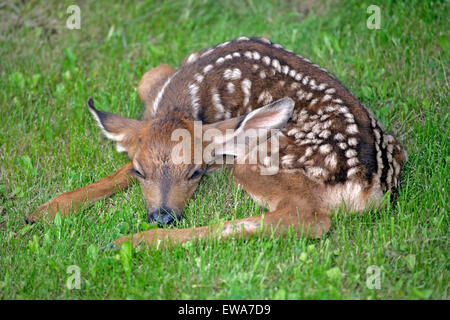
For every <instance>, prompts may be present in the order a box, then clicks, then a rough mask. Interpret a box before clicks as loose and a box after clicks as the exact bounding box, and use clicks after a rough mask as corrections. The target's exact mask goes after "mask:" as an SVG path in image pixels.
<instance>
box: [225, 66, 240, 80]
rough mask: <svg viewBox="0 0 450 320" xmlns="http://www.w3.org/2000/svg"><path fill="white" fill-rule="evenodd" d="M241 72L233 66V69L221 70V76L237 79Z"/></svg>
mask: <svg viewBox="0 0 450 320" xmlns="http://www.w3.org/2000/svg"><path fill="white" fill-rule="evenodd" d="M241 74H242V72H241V70H239V69H237V68H235V69H226V70H225V71H224V72H223V77H224V78H225V79H226V80H237V79H239V78H240V77H241Z"/></svg>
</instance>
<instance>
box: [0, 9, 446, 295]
mask: <svg viewBox="0 0 450 320" xmlns="http://www.w3.org/2000/svg"><path fill="white" fill-rule="evenodd" d="M222 3H225V4H219V1H195V2H194V1H179V2H176V3H173V2H172V1H168V2H159V1H157V2H154V1H143V2H139V3H137V4H134V3H129V4H113V3H112V2H106V1H105V2H103V1H102V2H100V1H95V2H94V1H92V2H84V1H83V2H80V7H81V30H68V29H66V28H65V20H66V18H67V17H68V14H67V13H66V8H67V6H68V5H69V4H73V1H70V2H67V3H59V1H52V2H49V1H45V2H44V1H42V3H38V2H35V1H33V2H24V3H22V2H13V4H6V5H5V3H2V5H3V6H1V7H0V21H1V22H0V41H1V43H0V74H1V76H0V88H1V90H0V119H1V121H0V132H1V134H0V157H1V164H0V175H1V176H0V212H1V215H0V297H1V298H2V299H20V298H24V299H34V298H39V299H79V298H82V299H87V298H94V299H114V298H150V299H184V298H193V299H220V298H223V299H229V298H232V299H247V298H251V299H266V298H269V299H273V298H275V299H284V298H286V299H328V298H330V299H417V298H418V299H429V298H431V299H448V298H449V293H448V290H449V282H450V274H449V213H448V212H449V196H448V193H449V190H448V186H449V184H450V183H449V177H450V172H449V167H448V163H449V160H450V150H449V144H448V142H449V92H448V88H449V86H448V74H449V52H450V41H449V31H448V20H447V19H448V17H449V16H450V12H449V5H448V2H447V4H445V1H433V2H431V1H405V2H404V3H403V2H401V1H378V2H377V3H378V5H379V6H380V9H381V15H382V20H381V29H380V30H369V29H367V28H366V19H367V18H368V17H369V14H368V13H366V9H367V7H368V6H369V5H370V4H372V3H371V2H370V1H340V2H339V1H328V2H326V3H325V4H322V5H320V6H319V7H318V8H315V9H313V10H312V11H311V12H310V13H309V14H305V13H304V12H303V11H305V8H306V9H308V8H307V7H308V3H309V2H307V4H306V5H305V4H299V3H297V2H296V1H286V3H284V2H273V1H246V2H241V1H225V2H222ZM241 35H256V36H262V35H270V38H271V40H272V41H274V42H277V43H281V44H283V45H284V46H285V47H287V48H289V49H292V50H294V51H295V52H297V53H299V54H302V55H303V56H306V57H309V58H310V59H311V60H313V61H314V62H316V63H318V64H320V65H321V66H323V67H325V68H327V69H329V70H330V71H331V72H332V73H333V74H335V75H336V76H337V77H338V78H339V79H340V80H341V81H342V82H343V83H344V84H345V85H346V86H347V87H348V88H349V89H350V90H351V91H352V92H353V93H354V94H355V95H356V96H357V97H358V98H359V99H360V100H361V101H362V103H364V104H365V105H366V106H367V107H368V108H370V109H371V110H373V111H374V113H375V114H376V115H377V117H378V118H379V119H380V120H381V121H382V122H383V123H384V124H385V126H386V127H387V128H388V129H389V130H390V131H393V132H394V133H395V134H396V136H398V137H400V139H401V140H402V141H403V142H404V144H405V147H406V149H407V151H408V154H409V161H408V162H407V163H406V165H405V167H404V169H403V175H402V177H403V183H402V185H401V188H400V190H399V196H398V198H397V199H396V200H395V201H394V202H393V203H392V204H391V205H390V206H389V207H388V208H386V209H383V210H378V211H371V212H366V213H365V214H364V215H363V216H338V215H336V216H335V217H334V218H333V224H332V228H331V230H330V232H329V233H328V234H326V235H325V236H324V237H323V238H322V239H319V240H307V239H298V238H296V237H294V236H292V235H291V236H289V237H288V238H287V239H276V238H269V239H265V240H262V239H258V238H252V239H250V240H248V241H244V240H242V239H232V240H229V241H223V242H219V241H216V240H206V241H203V242H195V243H191V244H189V245H184V246H178V247H175V248H173V249H170V250H165V251H158V250H155V249H150V250H143V249H137V250H131V251H129V250H126V248H125V249H124V250H122V251H108V250H105V249H104V248H105V246H106V245H107V244H108V243H110V242H111V241H112V240H114V239H115V238H117V237H120V236H123V235H125V234H129V233H131V232H137V231H139V230H144V229H146V228H148V227H149V226H148V225H147V224H146V223H145V218H146V217H145V205H144V200H143V198H142V195H141V191H140V188H139V185H138V184H134V185H133V186H132V187H131V188H129V189H128V190H127V191H124V192H120V193H118V194H116V195H114V196H113V197H111V198H109V199H106V200H104V201H100V202H98V203H96V204H95V205H94V206H93V207H91V208H89V209H87V210H85V211H83V212H80V213H79V214H78V215H76V216H71V217H67V218H63V219H56V220H55V222H54V223H51V224H44V223H39V224H36V225H35V226H34V227H32V228H31V227H29V226H24V224H23V219H24V217H25V215H26V214H27V213H29V212H30V211H32V210H33V209H34V208H36V207H37V206H38V205H40V204H42V203H44V202H46V201H47V200H49V199H50V198H52V197H54V196H56V195H57V194H59V193H61V192H64V191H68V190H71V189H75V188H78V187H82V186H84V185H87V184H89V183H92V182H93V181H95V180H98V179H100V178H102V177H104V176H107V175H109V174H111V173H112V172H114V171H115V170H116V169H118V168H119V167H120V166H121V165H123V164H125V163H126V162H127V159H126V158H125V156H123V155H121V154H117V153H116V152H115V150H114V145H113V143H111V142H109V141H107V140H106V139H105V138H104V137H103V136H102V135H101V133H100V132H99V130H98V128H97V127H96V126H95V123H94V121H93V119H92V118H91V116H90V114H89V112H88V111H87V109H86V107H85V101H86V99H87V97H88V96H93V97H94V98H95V99H96V104H97V106H98V107H99V108H100V109H102V110H107V111H110V112H117V113H120V114H122V115H124V116H128V117H134V118H138V117H139V116H140V115H141V114H142V112H143V106H142V104H141V102H140V101H139V99H138V96H137V93H136V86H137V83H138V81H139V79H140V76H141V75H142V74H143V73H144V72H145V71H147V70H148V69H150V68H152V67H154V66H157V65H159V64H161V63H167V64H170V65H172V66H178V65H179V63H180V62H181V61H182V59H183V58H184V57H185V56H186V55H188V54H189V53H190V52H192V51H194V50H199V49H202V48H204V47H208V46H210V45H213V44H216V43H219V42H221V41H226V40H229V39H232V38H235V37H238V36H241ZM261 211H262V209H260V208H259V207H258V206H257V205H255V204H254V203H253V202H252V200H251V199H250V198H249V197H248V195H246V194H245V192H243V191H242V190H240V189H238V188H237V187H236V186H235V185H233V184H232V182H231V179H230V173H229V172H227V171H219V172H216V173H214V174H212V175H211V176H209V177H207V178H205V179H204V181H202V183H201V185H200V187H199V190H198V192H197V193H196V196H195V197H194V198H193V199H192V200H191V202H190V203H189V205H188V208H187V212H186V217H187V219H186V221H185V222H184V225H183V227H190V226H200V225H208V224H213V223H217V222H220V221H224V220H227V219H231V218H239V217H245V216H248V215H254V214H258V213H259V212H261ZM71 265H77V266H79V267H80V268H81V289H80V290H77V289H73V290H69V289H68V288H67V287H66V285H65V283H66V281H67V280H68V278H69V276H70V274H68V273H67V268H68V267H69V266H71ZM371 265H376V266H378V267H379V268H381V274H382V278H381V288H380V289H379V290H373V289H369V288H368V287H367V286H366V279H367V276H368V275H367V273H366V270H367V268H368V267H369V266H371Z"/></svg>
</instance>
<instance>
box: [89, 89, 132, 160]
mask: <svg viewBox="0 0 450 320" xmlns="http://www.w3.org/2000/svg"><path fill="white" fill-rule="evenodd" d="M87 107H88V109H89V111H90V112H91V113H92V115H93V116H94V119H95V120H96V121H97V124H98V126H99V127H100V129H102V132H103V133H104V135H105V136H106V137H107V138H108V139H111V140H113V141H116V142H117V146H116V150H117V151H118V152H124V151H128V149H129V148H130V147H131V144H132V143H133V140H134V139H133V137H135V136H136V133H137V131H138V130H139V129H140V127H141V122H140V121H138V120H134V119H128V118H124V117H122V116H119V115H116V114H113V113H109V112H103V111H100V110H97V109H95V107H94V99H92V98H91V97H90V98H89V99H88V100H87Z"/></svg>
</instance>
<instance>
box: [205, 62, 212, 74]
mask: <svg viewBox="0 0 450 320" xmlns="http://www.w3.org/2000/svg"><path fill="white" fill-rule="evenodd" d="M212 68H213V65H212V64H208V65H207V66H206V67H204V68H203V74H206V73H208V71H209V70H211V69H212Z"/></svg>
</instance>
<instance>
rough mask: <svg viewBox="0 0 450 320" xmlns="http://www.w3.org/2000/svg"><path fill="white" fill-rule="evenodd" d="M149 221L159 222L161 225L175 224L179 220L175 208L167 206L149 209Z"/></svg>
mask: <svg viewBox="0 0 450 320" xmlns="http://www.w3.org/2000/svg"><path fill="white" fill-rule="evenodd" d="M147 219H148V222H150V223H152V222H157V223H158V225H159V226H166V225H175V224H176V223H177V221H178V220H179V217H178V216H177V214H176V212H175V210H172V209H169V208H167V207H159V208H157V209H156V210H154V209H149V211H148V214H147Z"/></svg>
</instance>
